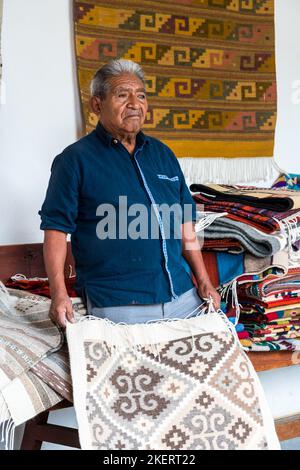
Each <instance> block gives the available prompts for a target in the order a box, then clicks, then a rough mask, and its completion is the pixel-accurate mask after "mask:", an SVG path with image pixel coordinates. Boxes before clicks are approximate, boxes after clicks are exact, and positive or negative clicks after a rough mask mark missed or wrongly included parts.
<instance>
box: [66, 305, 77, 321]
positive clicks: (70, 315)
mask: <svg viewBox="0 0 300 470" xmlns="http://www.w3.org/2000/svg"><path fill="white" fill-rule="evenodd" d="M67 319H68V320H69V322H70V323H75V318H74V313H73V309H72V307H70V308H67Z"/></svg>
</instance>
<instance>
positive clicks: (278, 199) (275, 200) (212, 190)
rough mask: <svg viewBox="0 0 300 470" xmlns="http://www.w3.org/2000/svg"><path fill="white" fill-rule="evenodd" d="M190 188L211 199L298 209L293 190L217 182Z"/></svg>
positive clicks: (273, 208)
mask: <svg viewBox="0 0 300 470" xmlns="http://www.w3.org/2000/svg"><path fill="white" fill-rule="evenodd" d="M190 190H191V191H192V192H199V193H200V194H203V195H204V196H206V197H207V198H208V199H210V200H211V201H221V202H225V201H228V202H238V203H239V204H244V205H247V206H252V207H257V208H261V209H268V210H271V211H276V212H286V211H288V210H290V209H300V194H299V193H298V192H297V191H293V190H287V189H284V190H280V189H259V188H255V187H250V186H226V185H218V184H207V185H204V184H192V185H191V186H190Z"/></svg>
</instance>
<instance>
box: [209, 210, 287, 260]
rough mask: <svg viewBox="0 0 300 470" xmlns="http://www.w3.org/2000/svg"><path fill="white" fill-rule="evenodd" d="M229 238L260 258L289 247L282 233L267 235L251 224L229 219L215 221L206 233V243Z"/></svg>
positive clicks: (223, 218)
mask: <svg viewBox="0 0 300 470" xmlns="http://www.w3.org/2000/svg"><path fill="white" fill-rule="evenodd" d="M228 238H229V239H230V240H232V239H233V240H236V241H238V242H239V243H240V244H241V245H242V246H243V247H244V249H245V250H246V251H248V252H249V253H251V254H252V255H254V256H257V257H259V258H265V257H266V256H272V255H274V254H275V253H277V252H279V251H281V250H283V249H284V248H285V247H286V245H287V239H286V236H285V235H284V234H283V233H281V232H275V233H274V234H266V233H264V232H262V231H261V230H258V229H256V228H254V227H251V225H249V224H246V223H244V222H238V221H236V220H232V219H230V218H228V217H222V218H219V219H217V220H215V221H214V222H213V223H212V224H211V225H210V226H209V227H207V228H206V229H205V231H204V239H205V241H206V240H209V241H210V240H213V239H228ZM204 247H205V245H204Z"/></svg>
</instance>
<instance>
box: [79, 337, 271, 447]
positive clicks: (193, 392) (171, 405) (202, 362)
mask: <svg viewBox="0 0 300 470" xmlns="http://www.w3.org/2000/svg"><path fill="white" fill-rule="evenodd" d="M84 348H85V361H86V373H87V392H86V411H87V414H88V422H89V429H90V436H91V441H92V446H93V449H98V450H101V449H102V450H107V449H118V450H122V449H129V450H131V449H146V450H147V449H148V450H150V449H170V450H179V449H180V450H189V449H193V450H196V449H203V450H204V449H211V450H212V449H243V448H247V447H248V448H249V447H251V448H256V449H266V448H267V441H266V438H265V435H264V428H263V420H262V414H261V409H260V406H259V397H258V395H257V392H256V389H255V384H254V379H253V376H251V372H250V370H249V367H248V363H247V358H246V356H245V353H243V351H241V349H240V348H239V346H238V344H237V342H236V341H234V338H233V337H232V335H231V334H230V333H225V332H219V333H214V334H211V333H209V334H208V333H203V334H198V335H195V336H194V337H193V338H192V337H187V338H181V339H177V340H173V341H169V342H167V343H164V344H163V345H162V347H161V348H160V353H159V357H158V356H157V355H154V354H153V351H152V350H151V349H149V348H147V347H145V346H144V347H142V348H141V350H140V351H135V352H133V350H132V349H130V350H129V349H127V350H126V351H125V352H122V353H120V352H119V353H118V352H114V355H113V356H112V355H111V352H110V351H109V350H108V348H107V344H106V343H105V342H103V341H101V342H100V341H94V340H93V341H86V342H85V343H84ZM103 371H105V372H103ZM250 443H251V446H250Z"/></svg>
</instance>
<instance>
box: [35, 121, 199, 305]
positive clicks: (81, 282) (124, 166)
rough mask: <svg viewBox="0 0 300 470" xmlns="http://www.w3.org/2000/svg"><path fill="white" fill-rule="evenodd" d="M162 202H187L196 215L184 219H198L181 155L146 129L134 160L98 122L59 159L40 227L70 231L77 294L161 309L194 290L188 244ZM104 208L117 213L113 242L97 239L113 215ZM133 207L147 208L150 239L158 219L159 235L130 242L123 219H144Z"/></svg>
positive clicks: (101, 302)
mask: <svg viewBox="0 0 300 470" xmlns="http://www.w3.org/2000/svg"><path fill="white" fill-rule="evenodd" d="M120 196H122V197H121V199H120ZM163 203H165V204H168V205H172V204H175V203H176V204H180V205H181V206H182V207H184V205H185V204H186V205H189V206H188V207H189V208H190V211H188V212H190V214H191V217H190V218H189V216H188V215H186V217H185V218H184V219H182V222H187V221H188V218H189V220H191V218H192V220H194V221H196V205H195V202H194V201H193V199H192V197H191V194H190V192H189V190H188V188H187V185H186V183H185V180H184V176H183V173H182V171H181V168H180V165H179V163H178V161H177V158H176V157H175V156H174V154H173V153H172V151H171V150H170V149H169V148H168V147H167V146H166V145H164V144H163V143H162V142H160V141H158V140H156V139H154V138H152V137H149V136H145V135H144V134H143V133H142V132H140V133H139V134H138V135H137V138H136V148H135V151H134V154H133V155H130V153H129V152H128V151H127V149H126V148H125V147H124V146H123V145H122V144H121V143H120V142H119V141H118V140H116V139H114V138H113V137H112V136H111V135H110V134H109V133H107V132H106V130H105V129H104V128H103V126H102V125H101V124H98V126H97V128H96V130H95V131H93V132H91V133H90V134H89V135H87V136H86V137H83V138H82V139H80V140H79V141H78V142H76V143H74V144H73V145H70V146H69V147H67V148H66V149H65V150H64V151H63V152H62V153H61V154H60V155H58V156H57V157H56V158H55V159H54V161H53V163H52V167H51V177H50V181H49V185H48V189H47V194H46V198H45V201H44V203H43V205H42V208H41V210H40V211H39V214H40V216H41V219H42V222H41V229H42V230H47V229H52V230H60V231H63V232H65V233H70V234H71V243H72V252H73V256H74V259H75V268H76V274H77V281H76V287H75V288H76V291H77V293H78V295H80V296H82V297H83V298H86V295H87V296H88V297H89V299H90V301H91V303H92V305H93V306H97V307H109V306H119V305H130V304H155V303H161V302H169V301H171V300H173V299H176V298H177V297H178V296H179V295H181V294H183V293H184V292H186V291H187V290H189V289H191V288H192V287H193V283H192V280H191V277H190V274H189V273H188V270H187V269H186V268H185V267H184V260H183V257H182V240H181V239H180V238H178V236H177V237H175V236H174V230H172V228H171V229H170V227H166V226H165V222H164V220H163V218H162V216H161V212H160V211H158V210H155V209H154V207H155V205H161V204H163ZM102 204H110V205H111V206H110V207H112V208H114V209H115V214H112V213H111V212H110V214H111V215H110V219H109V220H110V221H111V222H113V221H115V222H116V224H117V227H118V230H117V231H116V233H115V234H114V233H113V232H114V230H113V231H112V232H110V236H108V237H107V238H104V237H103V236H102V237H101V236H100V237H99V223H101V221H102V222H104V220H105V217H107V216H108V213H107V212H105V210H104V209H105V208H106V206H101V205H102ZM133 204H143V206H144V207H146V208H148V221H149V232H148V235H149V233H150V222H151V220H150V219H151V217H152V220H153V216H154V220H155V221H156V223H157V228H158V236H153V237H151V236H142V235H141V236H140V237H133V238H132V237H126V234H125V236H124V230H123V232H122V233H121V230H119V227H120V225H121V220H120V219H121V218H122V220H123V225H124V220H125V224H126V228H128V227H129V225H130V223H133V221H134V219H135V218H136V217H137V215H138V214H139V213H138V212H136V213H135V215H134V217H133V212H134V211H133V212H132V213H131V212H130V211H128V208H130V207H131V206H132V205H133ZM99 207H100V208H101V207H102V208H101V209H99ZM134 207H135V206H133V208H134ZM156 207H157V206H156ZM126 213H127V219H126V218H125V219H124V217H126ZM106 220H108V219H106ZM104 225H105V224H104ZM170 225H172V224H170ZM166 228H168V229H169V235H168V236H166V232H167V230H166ZM123 229H124V226H123ZM155 233H157V232H155ZM114 235H116V236H114ZM144 235H145V234H144ZM101 238H102V239H101Z"/></svg>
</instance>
